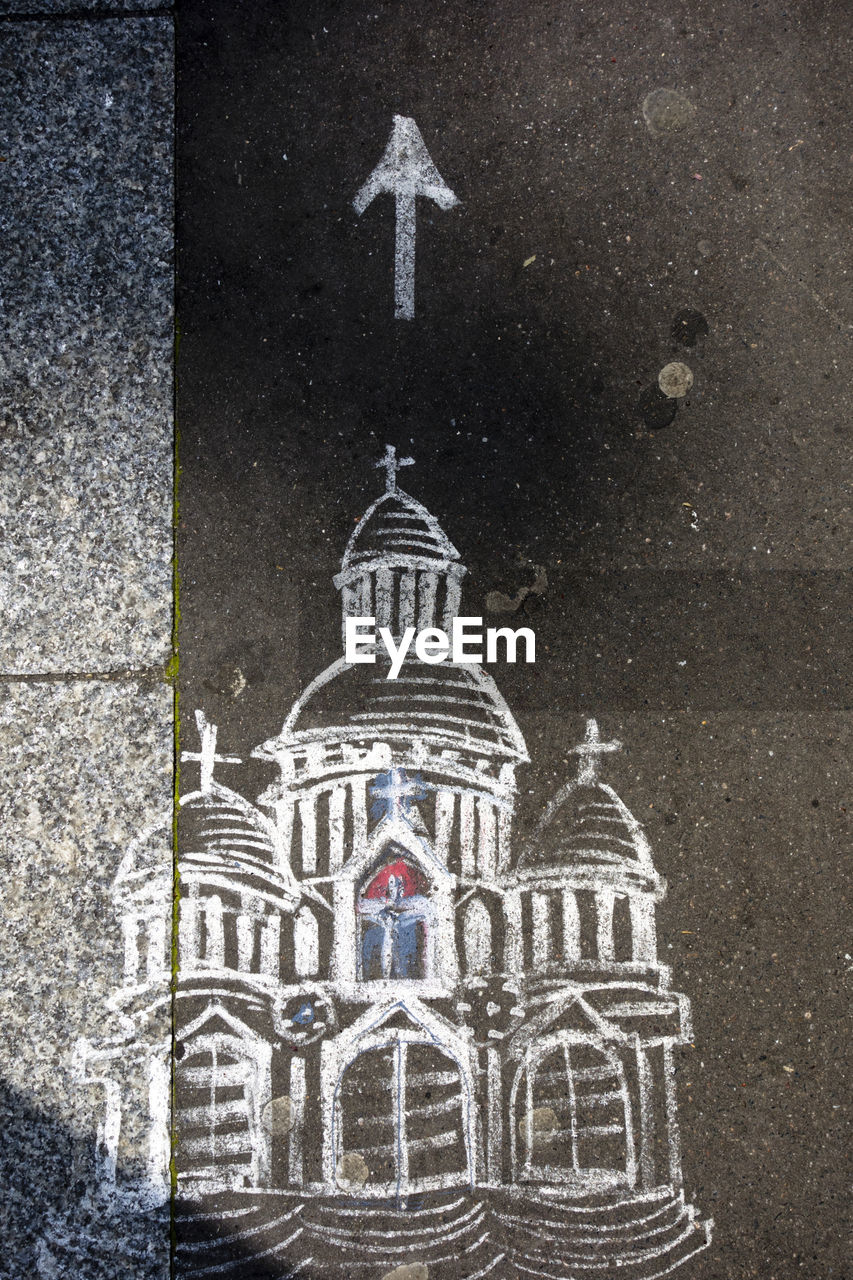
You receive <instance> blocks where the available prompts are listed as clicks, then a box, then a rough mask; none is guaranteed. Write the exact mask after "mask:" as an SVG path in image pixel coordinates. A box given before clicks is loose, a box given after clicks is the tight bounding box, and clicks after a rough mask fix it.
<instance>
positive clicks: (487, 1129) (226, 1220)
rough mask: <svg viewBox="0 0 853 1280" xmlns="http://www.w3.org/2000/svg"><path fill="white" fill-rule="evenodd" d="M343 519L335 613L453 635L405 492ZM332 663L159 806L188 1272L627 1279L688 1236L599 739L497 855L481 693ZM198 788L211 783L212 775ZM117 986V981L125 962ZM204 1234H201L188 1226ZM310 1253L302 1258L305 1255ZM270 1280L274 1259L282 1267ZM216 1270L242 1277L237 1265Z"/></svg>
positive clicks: (438, 565) (512, 764)
mask: <svg viewBox="0 0 853 1280" xmlns="http://www.w3.org/2000/svg"><path fill="white" fill-rule="evenodd" d="M408 461H409V460H399V461H398V460H396V458H395V457H394V453H393V450H389V451H388V453H387V455H386V458H385V459H384V460H383V462H382V463H380V464H377V465H381V466H385V468H386V484H385V492H384V493H382V494H381V496H380V497H379V498H378V499H377V501H375V502H374V503H373V505H372V506H371V507H370V508H369V509H368V511H367V512H366V514H365V515H364V517H363V518H362V519H361V521H360V522H359V523H358V525H357V526H356V527H355V529H354V532H353V533H352V536H351V537H350V540H349V543H348V545H347V547H346V550H345V553H344V557H343V562H342V565H341V569H340V572H339V573H338V574H337V576H336V577H335V579H334V583H335V586H336V587H337V589H338V590H339V592H340V594H341V603H342V614H343V618H344V619H346V618H347V617H348V616H359V617H363V616H375V617H376V619H377V626H388V627H389V628H390V629H391V630H392V632H393V633H394V635H395V636H399V635H400V634H401V633H402V631H403V629H404V628H405V627H407V626H415V627H417V628H425V627H431V626H438V627H441V628H443V629H444V630H446V631H450V629H451V623H452V619H453V618H454V617H455V616H457V615H458V614H459V612H460V608H461V587H462V579H463V576H464V573H465V569H464V567H463V565H462V563H461V560H460V557H459V554H458V552H457V551H456V549H455V548H454V547H453V545H452V544H451V542H450V541H449V540H448V538H447V536H446V535H445V533H444V532H443V531H442V529H441V528H440V527H439V525H438V523H437V521H436V520H435V519H434V517H433V516H432V515H431V514H429V513H428V512H427V511H426V510H425V508H424V507H423V506H422V505H421V504H420V503H419V502H418V501H416V500H415V499H414V498H412V497H410V496H409V495H408V494H406V493H404V492H403V491H402V490H401V489H399V488H398V487H397V469H398V468H399V466H401V465H404V464H405V463H408ZM383 661H385V659H384V657H383V655H382V653H381V652H379V651H378V652H377V661H376V664H375V665H369V664H359V665H355V664H353V665H348V664H347V663H346V662H345V661H344V660H343V658H338V659H337V660H336V661H334V662H333V663H332V665H331V666H329V667H327V668H326V670H324V671H323V672H322V674H320V675H319V676H318V677H317V678H316V679H315V680H314V681H313V682H312V683H311V684H310V685H309V686H308V687H307V689H306V690H305V692H304V693H303V694H302V696H301V697H300V698H299V699H298V700H297V702H296V703H295V705H294V706H293V708H292V710H291V711H290V713H289V714H288V715H287V717H286V719H285V721H284V724H283V727H282V728H281V731H280V732H278V733H275V734H274V735H273V736H271V737H269V738H267V739H266V740H265V741H263V742H261V743H260V744H259V745H258V746H257V748H256V749H255V752H254V754H255V755H256V756H259V757H261V758H263V759H264V760H268V761H272V762H274V763H275V764H276V765H277V767H278V776H277V780H276V781H275V782H274V784H273V785H271V786H270V787H269V788H268V789H267V790H266V791H265V792H264V794H262V795H261V796H259V797H257V798H256V800H255V801H254V802H252V801H249V800H248V799H246V798H245V797H244V796H242V795H241V794H240V793H239V791H237V790H234V789H232V788H231V787H229V786H227V785H225V784H224V783H223V782H221V781H219V777H221V776H222V774H223V773H224V771H225V768H227V769H228V770H229V773H228V778H229V781H234V780H235V778H236V777H238V776H239V769H238V765H239V761H237V760H236V759H234V758H233V757H226V756H218V755H217V754H216V729H215V727H214V726H212V725H211V724H209V723H208V722H207V720H206V719H205V717H204V715H203V714H202V713H201V712H198V713H197V716H196V719H197V724H198V729H199V731H200V735H201V742H200V747H199V750H198V751H193V752H189V753H186V754H185V757H184V759H185V761H186V764H185V766H184V776H186V775H187V774H188V773H189V772H190V770H191V769H195V768H196V767H198V770H199V775H200V776H199V782H198V787H197V788H196V789H195V790H192V791H190V792H189V793H188V794H185V795H184V796H183V798H182V801H181V809H180V818H179V828H180V834H179V850H180V863H179V866H180V877H181V899H180V921H179V928H178V945H179V964H180V970H179V978H178V984H177V996H176V1027H177V1030H176V1043H177V1051H176V1069H175V1099H176V1102H175V1113H174V1119H173V1127H174V1137H175V1149H174V1154H175V1161H176V1165H177V1169H178V1186H179V1196H180V1202H179V1212H178V1218H177V1227H178V1246H177V1262H178V1273H179V1274H182V1275H187V1276H191V1275H195V1276H199V1277H201V1276H203V1275H211V1276H212V1275H217V1276H224V1275H233V1276H239V1275H240V1267H241V1265H242V1264H241V1259H242V1260H243V1262H245V1260H246V1258H249V1257H254V1256H259V1257H260V1256H263V1258H264V1260H265V1265H266V1266H267V1267H268V1270H267V1271H266V1272H265V1273H264V1274H269V1275H279V1274H280V1275H281V1276H285V1275H290V1274H293V1273H294V1272H295V1271H297V1270H298V1269H299V1267H300V1266H301V1267H303V1268H304V1270H305V1271H306V1272H307V1271H309V1270H310V1269H311V1266H312V1265H316V1268H317V1274H320V1275H323V1276H326V1275H328V1276H333V1275H335V1276H340V1277H344V1276H349V1275H358V1276H363V1277H365V1280H374V1278H375V1280H380V1277H382V1276H384V1275H386V1274H387V1273H388V1271H389V1270H393V1268H394V1267H395V1266H397V1265H400V1264H401V1263H405V1262H411V1261H416V1262H423V1264H424V1265H425V1266H427V1267H428V1271H429V1275H430V1278H431V1280H441V1277H444V1276H447V1277H456V1276H459V1277H463V1276H464V1277H467V1280H475V1277H480V1276H486V1275H489V1276H495V1277H498V1276H525V1277H527V1276H532V1277H536V1276H539V1277H548V1278H550V1280H566V1278H568V1277H580V1276H603V1277H607V1278H608V1280H609V1278H610V1277H612V1276H620V1277H631V1278H632V1280H639V1278H640V1277H643V1278H645V1280H650V1278H651V1277H654V1276H661V1275H664V1274H667V1273H668V1272H669V1271H671V1270H673V1269H674V1268H675V1267H676V1266H678V1265H679V1264H680V1263H682V1262H683V1261H685V1259H687V1258H689V1257H691V1256H692V1255H694V1254H696V1253H697V1252H698V1251H699V1250H701V1249H703V1248H705V1247H706V1246H707V1244H708V1243H709V1241H710V1234H711V1227H712V1223H711V1221H710V1220H708V1219H702V1218H701V1217H700V1216H699V1215H698V1213H697V1211H696V1210H695V1209H694V1208H693V1207H692V1206H691V1205H689V1204H687V1203H686V1202H685V1198H684V1194H683V1190H682V1174H681V1159H680V1149H679V1137H678V1124H677V1114H676V1096H675V1083H674V1070H673V1060H672V1055H673V1047H674V1046H675V1045H678V1044H680V1043H682V1042H684V1041H686V1040H689V1039H690V1037H691V1034H692V1033H691V1029H690V1010H689V1004H688V1001H687V998H686V997H685V996H683V995H679V994H677V993H676V992H674V991H672V990H671V989H670V972H669V969H668V968H667V967H666V966H665V965H662V964H660V963H659V961H658V957H657V940H656V932H655V910H656V905H657V903H658V902H659V901H660V900H661V898H662V896H663V894H664V889H665V886H664V882H663V880H662V879H661V877H660V875H659V874H658V872H657V871H656V869H655V866H654V863H653V859H652V851H651V849H650V846H649V843H648V841H647V839H646V836H645V834H644V832H643V829H642V827H641V826H640V824H639V823H638V821H637V820H636V818H635V817H634V816H633V815H632V814H631V812H630V811H629V810H628V808H627V807H626V806H625V804H624V803H623V802H622V801H621V799H620V798H619V796H618V795H617V794H616V792H615V791H614V790H613V789H612V787H610V786H609V785H608V783H607V782H606V780H605V778H604V766H605V763H606V760H607V758H608V756H609V754H610V753H611V752H613V751H615V750H617V749H618V747H619V745H620V744H619V743H617V742H612V741H606V740H605V739H603V738H602V736H601V734H600V732H599V728H598V725H597V723H596V721H595V720H592V719H590V720H587V721H586V723H585V726H583V727H582V730H581V732H579V738H580V741H579V742H578V745H577V746H576V747H575V748H574V753H575V756H576V758H577V771H576V774H575V776H574V777H572V778H570V780H569V781H568V782H567V783H566V785H565V786H563V788H562V790H560V791H559V792H558V794H557V795H556V796H555V797H554V798H553V799H552V800H551V802H550V803H549V804H548V805H547V806H546V807H545V808H544V810H543V812H542V814H541V818H540V820H539V822H538V825H537V826H536V828H535V830H534V833H533V835H532V837H531V838H530V839H529V840H527V841H526V842H525V843H524V844H523V845H522V846H520V847H517V846H516V843H515V841H514V837H513V817H514V810H515V804H516V773H517V771H518V770H519V769H520V768H522V767H523V766H524V764H525V763H526V762H527V761H528V753H527V748H526V746H525V742H524V738H523V736H522V733H521V731H520V729H519V727H518V725H517V724H516V721H515V719H514V718H513V715H512V713H511V711H510V709H509V707H508V706H507V704H506V702H505V701H504V699H503V698H502V696H501V694H500V693H499V691H498V688H497V686H496V684H495V682H494V680H493V679H492V677H491V676H490V675H489V674H487V673H486V671H484V670H483V669H482V668H480V667H477V666H473V665H453V664H451V663H448V662H444V663H442V664H431V665H427V664H425V663H423V662H420V661H418V660H417V659H414V658H411V659H407V660H406V661H405V663H404V665H403V668H402V670H401V672H400V676H399V678H398V679H397V680H386V678H385V676H386V673H387V666H383ZM215 774H216V776H215ZM129 963H130V968H132V967H133V965H132V960H131V962H129ZM212 1220H216V1221H217V1223H218V1226H217V1232H216V1238H215V1240H214V1241H213V1242H211V1240H210V1239H209V1238H207V1237H205V1236H204V1233H203V1232H200V1230H199V1228H200V1225H201V1224H203V1223H205V1222H207V1223H208V1224H209V1222H210V1221H212ZM312 1259H315V1260H316V1262H315V1263H312ZM276 1267H278V1268H279V1269H278V1270H276ZM229 1268H231V1269H229Z"/></svg>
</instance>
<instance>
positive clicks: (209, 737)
mask: <svg viewBox="0 0 853 1280" xmlns="http://www.w3.org/2000/svg"><path fill="white" fill-rule="evenodd" d="M195 722H196V725H197V726H198V736H199V737H200V738H201V751H182V752H181V760H182V761H184V760H197V761H198V762H199V764H200V765H201V782H200V783H199V790H200V791H201V792H202V794H203V795H207V793H208V792H209V791H210V788H211V786H212V785H213V766H214V765H215V764H242V763H243V761H242V760H241V759H240V757H239V756H218V755H217V754H216V725H215V724H211V723H210V721H209V720H208V719H207V717H206V716H205V714H204V712H203V711H196V713H195Z"/></svg>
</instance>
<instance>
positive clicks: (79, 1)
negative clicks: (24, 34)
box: [0, 0, 172, 18]
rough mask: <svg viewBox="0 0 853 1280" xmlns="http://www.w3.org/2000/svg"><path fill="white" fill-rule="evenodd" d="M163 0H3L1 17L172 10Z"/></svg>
mask: <svg viewBox="0 0 853 1280" xmlns="http://www.w3.org/2000/svg"><path fill="white" fill-rule="evenodd" d="M171 7H172V6H171V5H170V4H168V3H162V0H2V3H0V17H3V16H5V15H8V16H10V17H17V16H19V15H20V16H23V15H26V16H27V17H31V16H37V17H39V18H51V17H70V16H73V15H77V14H80V15H86V16H87V17H88V16H89V15H90V14H92V13H97V14H99V15H103V14H105V13H115V14H117V15H119V16H121V15H122V14H125V13H138V12H139V11H140V10H148V9H155V10H163V9H170V8H171Z"/></svg>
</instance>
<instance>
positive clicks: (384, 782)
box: [370, 769, 424, 818]
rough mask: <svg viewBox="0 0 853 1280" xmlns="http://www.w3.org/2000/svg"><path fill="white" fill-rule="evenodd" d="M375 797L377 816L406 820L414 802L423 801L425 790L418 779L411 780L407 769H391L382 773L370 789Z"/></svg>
mask: <svg viewBox="0 0 853 1280" xmlns="http://www.w3.org/2000/svg"><path fill="white" fill-rule="evenodd" d="M370 794H371V795H372V796H374V797H375V805H376V810H377V811H378V812H377V816H379V815H380V814H381V816H383V817H386V818H405V817H406V816H407V814H408V812H409V809H410V807H411V804H412V801H413V800H423V798H424V792H423V788H422V786H421V784H420V782H419V781H418V779H417V778H410V777H409V775H408V774H407V773H406V770H405V769H389V770H388V772H387V773H380V775H379V777H378V778H377V779H376V781H375V782H374V784H373V785H372V786H371V788H370Z"/></svg>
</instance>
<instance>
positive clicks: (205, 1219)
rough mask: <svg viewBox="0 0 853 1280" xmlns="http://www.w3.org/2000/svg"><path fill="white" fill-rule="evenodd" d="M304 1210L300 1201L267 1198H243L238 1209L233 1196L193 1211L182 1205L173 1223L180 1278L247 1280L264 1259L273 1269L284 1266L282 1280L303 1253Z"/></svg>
mask: <svg viewBox="0 0 853 1280" xmlns="http://www.w3.org/2000/svg"><path fill="white" fill-rule="evenodd" d="M302 1205H303V1201H302V1198H301V1197H296V1196H265V1195H263V1194H262V1193H261V1194H258V1193H252V1194H251V1195H247V1196H246V1197H245V1198H244V1197H243V1196H240V1197H239V1200H238V1203H236V1204H235V1197H234V1195H233V1194H232V1195H229V1196H227V1197H225V1196H211V1197H208V1198H206V1199H205V1200H204V1201H203V1202H202V1203H198V1204H192V1205H190V1204H187V1203H180V1202H179V1203H178V1205H177V1206H176V1211H175V1219H174V1222H175V1237H176V1246H175V1273H176V1276H177V1277H179V1278H182V1277H187V1278H189V1277H193V1280H195V1278H196V1277H197V1278H198V1280H205V1278H206V1277H210V1280H214V1278H216V1280H218V1278H219V1277H222V1278H223V1280H228V1278H229V1277H238V1276H243V1275H245V1274H246V1268H247V1266H248V1265H249V1264H250V1263H254V1262H255V1261H256V1260H257V1261H260V1259H266V1260H268V1262H269V1264H270V1265H272V1264H274V1263H275V1262H276V1261H277V1260H280V1261H281V1262H282V1264H284V1269H283V1270H282V1272H281V1274H282V1275H286V1274H288V1272H287V1269H286V1264H288V1263H289V1265H290V1266H291V1269H292V1261H293V1259H294V1258H298V1257H300V1256H301V1255H302V1254H303V1253H304V1250H303V1248H302V1247H301V1246H299V1240H300V1237H301V1236H302V1234H303V1232H304V1226H303V1223H302V1219H301V1211H302ZM296 1246H299V1247H296ZM266 1274H268V1275H269V1276H274V1275H275V1274H276V1272H275V1270H268V1271H267V1272H266Z"/></svg>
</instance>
